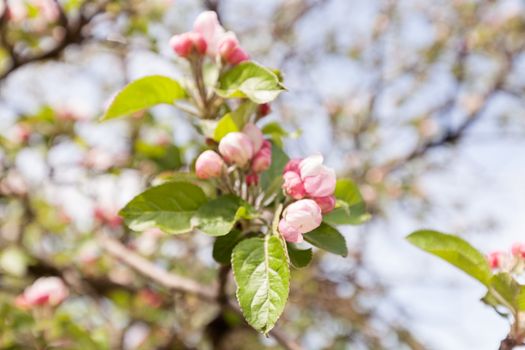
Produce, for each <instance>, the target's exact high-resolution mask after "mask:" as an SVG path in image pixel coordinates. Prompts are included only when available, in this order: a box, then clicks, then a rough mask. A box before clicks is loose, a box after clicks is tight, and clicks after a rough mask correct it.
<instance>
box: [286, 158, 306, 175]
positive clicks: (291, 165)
mask: <svg viewBox="0 0 525 350" xmlns="http://www.w3.org/2000/svg"><path fill="white" fill-rule="evenodd" d="M301 161H302V159H290V160H289V161H288V163H286V166H285V167H284V170H283V174H284V173H286V172H288V171H293V172H294V173H297V174H299V164H300V163H301Z"/></svg>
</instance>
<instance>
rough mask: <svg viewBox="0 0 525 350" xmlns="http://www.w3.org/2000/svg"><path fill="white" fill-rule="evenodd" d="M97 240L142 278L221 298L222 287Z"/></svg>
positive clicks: (284, 340) (293, 346) (283, 339)
mask: <svg viewBox="0 0 525 350" xmlns="http://www.w3.org/2000/svg"><path fill="white" fill-rule="evenodd" d="M97 239H98V241H99V242H100V244H101V247H102V248H103V249H105V250H106V251H107V252H108V253H109V254H110V255H112V256H113V257H115V258H117V259H118V260H120V261H121V262H122V263H124V264H126V265H127V266H129V267H131V268H132V269H133V270H135V271H137V272H138V273H140V274H141V275H142V276H144V277H147V278H149V279H150V280H152V281H155V282H156V283H158V284H159V285H162V286H164V287H166V288H168V289H171V290H173V291H176V292H181V293H188V294H192V295H195V296H198V297H200V298H201V299H203V300H207V301H214V302H216V301H217V300H218V297H219V296H220V293H219V292H218V288H219V287H220V286H218V287H213V288H210V287H208V286H204V285H201V284H199V283H197V282H195V281H193V280H190V279H187V278H185V277H181V276H178V275H175V274H173V273H170V272H167V271H165V270H163V269H162V268H160V267H158V266H156V265H155V264H153V263H152V262H150V261H149V260H147V259H145V258H143V257H142V256H140V255H138V254H137V253H135V252H133V251H131V250H129V249H128V248H127V247H126V246H124V245H123V244H122V243H120V242H119V241H118V240H116V239H114V238H111V237H108V236H106V235H103V234H99V235H98V236H97ZM226 271H228V270H226V269H225V271H224V272H223V273H226ZM228 305H229V307H230V308H231V309H232V310H233V311H235V312H236V313H237V314H241V310H240V309H239V307H238V305H237V304H236V303H234V302H232V301H231V300H229V301H228ZM269 334H270V335H271V336H272V337H273V338H274V339H275V340H276V341H277V342H278V343H279V344H280V345H281V346H282V347H284V348H285V349H286V350H301V349H302V348H301V346H300V345H299V344H297V343H296V342H295V341H293V340H290V339H288V337H287V336H286V335H285V334H283V333H282V332H280V331H279V330H277V329H275V328H274V329H272V330H271V331H270V332H269Z"/></svg>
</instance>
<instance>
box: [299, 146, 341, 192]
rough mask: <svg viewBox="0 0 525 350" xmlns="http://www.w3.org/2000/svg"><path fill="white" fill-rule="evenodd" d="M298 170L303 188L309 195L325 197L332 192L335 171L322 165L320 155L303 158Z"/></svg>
mask: <svg viewBox="0 0 525 350" xmlns="http://www.w3.org/2000/svg"><path fill="white" fill-rule="evenodd" d="M299 171H300V175H301V179H302V180H303V185H304V189H305V191H306V193H308V195H309V196H310V197H325V196H330V195H332V194H333V193H334V190H335V183H336V177H335V171H334V170H333V169H331V168H328V167H326V166H324V165H323V156H322V155H320V154H319V155H313V156H310V157H307V158H305V159H303V160H302V161H301V163H299Z"/></svg>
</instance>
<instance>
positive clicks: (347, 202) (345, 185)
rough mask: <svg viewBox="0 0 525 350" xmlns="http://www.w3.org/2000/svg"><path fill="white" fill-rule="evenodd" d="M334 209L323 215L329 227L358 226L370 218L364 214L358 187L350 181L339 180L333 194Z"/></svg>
mask: <svg viewBox="0 0 525 350" xmlns="http://www.w3.org/2000/svg"><path fill="white" fill-rule="evenodd" d="M334 195H335V198H336V199H337V202H336V208H335V209H334V210H332V211H331V212H329V213H328V214H326V215H324V217H323V220H324V222H326V223H328V224H330V225H335V226H336V225H360V224H362V223H363V222H366V221H368V220H369V219H370V218H371V216H370V214H368V213H367V212H366V206H365V202H364V201H363V197H362V196H361V192H360V191H359V187H357V185H356V184H355V183H354V182H353V181H352V180H350V179H339V180H337V184H336V186H335V192H334Z"/></svg>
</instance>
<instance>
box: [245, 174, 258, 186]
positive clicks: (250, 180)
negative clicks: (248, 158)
mask: <svg viewBox="0 0 525 350" xmlns="http://www.w3.org/2000/svg"><path fill="white" fill-rule="evenodd" d="M246 184H247V185H248V186H257V184H259V175H257V174H255V173H249V174H248V175H246Z"/></svg>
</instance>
